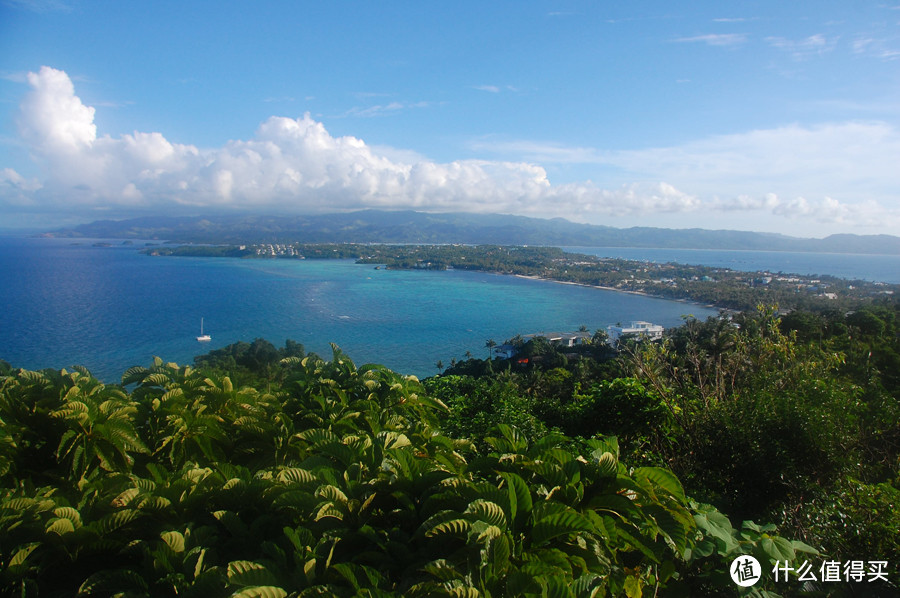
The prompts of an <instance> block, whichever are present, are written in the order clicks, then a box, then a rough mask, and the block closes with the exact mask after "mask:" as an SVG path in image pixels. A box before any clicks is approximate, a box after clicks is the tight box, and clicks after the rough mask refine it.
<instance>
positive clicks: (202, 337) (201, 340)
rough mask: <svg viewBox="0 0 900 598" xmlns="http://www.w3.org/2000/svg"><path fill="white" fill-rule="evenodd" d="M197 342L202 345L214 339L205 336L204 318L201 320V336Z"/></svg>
mask: <svg viewBox="0 0 900 598" xmlns="http://www.w3.org/2000/svg"><path fill="white" fill-rule="evenodd" d="M197 340H198V341H200V342H201V343H205V342H206V341H211V340H212V337H211V336H210V335H208V334H203V318H200V336H198V337H197Z"/></svg>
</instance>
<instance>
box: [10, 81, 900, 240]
mask: <svg viewBox="0 0 900 598" xmlns="http://www.w3.org/2000/svg"><path fill="white" fill-rule="evenodd" d="M27 80H28V83H29V85H30V88H31V89H30V91H29V92H28V93H27V94H26V96H25V97H24V99H23V100H22V102H21V105H20V114H19V118H18V124H19V129H20V133H21V136H22V141H23V143H24V144H25V145H26V146H27V147H28V148H29V150H30V152H31V155H32V156H33V158H34V160H35V161H36V163H37V164H38V165H39V166H40V167H41V168H42V169H43V175H42V176H41V177H39V178H35V179H27V178H25V177H23V176H21V175H20V174H19V173H17V172H16V171H15V170H13V169H11V168H0V207H2V206H4V205H5V206H7V207H16V208H21V209H26V210H27V209H31V210H33V211H35V212H37V211H40V210H50V209H52V210H56V211H65V210H66V209H71V210H76V211H78V210H81V211H83V210H85V209H104V210H118V212H120V213H124V212H127V211H128V210H134V209H142V210H144V211H149V210H154V211H168V212H170V213H172V212H175V211H178V210H182V211H192V212H197V211H200V210H203V209H227V208H234V209H240V210H249V209H256V210H259V211H264V210H271V211H277V212H280V213H285V212H295V213H309V212H328V211H338V210H353V209H362V208H381V209H416V210H421V211H436V212H441V211H444V212H446V211H468V212H491V213H511V214H528V215H534V216H563V217H567V218H571V219H577V220H583V221H585V220H586V221H594V222H597V221H598V220H600V219H605V218H607V217H610V218H615V217H621V218H632V219H635V220H636V219H637V217H639V216H641V215H648V214H656V215H660V214H664V215H669V214H671V215H675V214H699V215H700V216H701V217H702V218H706V217H708V216H709V215H710V214H714V213H719V214H729V213H730V214H734V213H735V212H738V211H743V212H745V213H748V212H754V213H768V214H775V215H778V216H781V217H783V218H785V219H801V218H802V219H806V220H807V221H822V222H824V221H829V222H836V223H845V224H848V225H856V224H859V225H868V224H871V223H875V224H880V225H881V226H884V225H885V223H886V222H900V220H898V215H897V213H896V210H893V211H891V210H887V209H885V208H882V207H881V205H880V204H879V203H877V201H876V200H877V198H878V193H877V191H878V189H876V188H875V186H873V184H872V183H871V181H878V182H879V183H878V184H881V185H883V184H884V181H885V174H884V173H890V172H895V171H896V168H894V167H895V166H896V164H897V162H898V156H900V135H898V134H897V131H895V130H894V129H893V128H892V127H890V126H888V125H886V124H884V123H847V124H843V125H825V126H822V127H818V128H811V129H810V128H802V127H799V126H791V127H784V128H781V129H774V130H763V131H753V132H750V133H746V134H741V135H731V136H719V137H711V138H708V139H704V140H699V141H696V142H692V143H688V144H685V145H682V146H678V147H670V148H651V149H645V150H635V151H601V150H596V149H593V148H566V147H564V146H560V145H555V144H534V143H528V142H506V143H505V144H495V146H494V149H495V150H498V151H502V152H503V153H504V155H506V156H508V155H510V154H515V153H517V152H518V153H520V154H526V155H529V158H530V159H526V160H523V161H510V160H456V161H453V162H449V163H438V162H434V161H431V160H428V159H426V158H424V157H422V156H420V155H417V154H415V153H414V152H410V151H404V150H396V149H393V148H385V147H372V146H369V145H367V144H366V143H365V142H364V141H363V140H361V139H358V138H355V137H352V136H343V137H336V136H334V135H332V134H330V133H329V132H328V131H327V130H326V128H325V126H324V125H323V124H322V123H321V122H318V121H316V120H315V119H313V118H312V117H311V116H310V115H309V114H305V115H303V116H301V117H299V118H287V117H275V116H273V117H271V118H269V119H267V120H266V121H264V122H263V123H262V124H261V125H260V126H259V127H258V129H257V130H256V132H255V133H254V135H252V136H251V137H250V138H249V139H246V140H233V141H230V142H228V143H226V144H225V145H224V146H222V147H219V148H213V149H200V148H198V147H195V146H193V145H185V144H177V143H172V142H170V141H169V140H168V139H166V137H165V136H164V135H163V134H161V133H159V132H149V133H147V132H139V131H135V132H133V133H131V134H125V135H121V136H119V137H115V138H114V137H111V136H109V135H101V134H99V133H98V131H97V126H96V124H95V123H94V116H95V109H94V108H93V107H90V106H86V105H85V104H83V103H82V101H81V100H80V98H79V97H78V96H77V95H76V94H75V89H74V86H73V84H72V81H71V79H70V78H69V77H68V75H67V74H66V73H65V72H63V71H59V70H56V69H53V68H49V67H43V68H41V69H40V71H39V72H38V73H29V75H28V77H27ZM386 109H390V107H389V106H388V107H386ZM479 149H480V151H482V152H489V151H491V144H490V143H488V142H486V141H484V142H482V143H481V146H480V148H479ZM539 162H545V163H557V164H559V163H565V162H570V163H571V162H579V163H588V164H598V165H601V166H602V167H603V168H604V170H609V169H614V170H616V171H617V172H618V173H619V174H621V175H623V177H622V178H620V180H619V181H618V182H617V183H616V184H615V185H613V187H612V188H609V186H607V187H603V186H600V185H597V184H595V183H591V182H581V183H568V184H557V185H553V184H551V183H550V180H549V178H548V175H547V172H546V171H545V169H544V168H543V167H542V166H539V165H537V163H539ZM891 176H893V180H892V181H888V182H889V186H892V188H893V189H894V190H896V189H897V188H900V184H896V183H898V181H897V180H896V179H897V176H898V175H897V174H896V173H895V174H894V175H891ZM811 180H815V181H818V183H817V185H811V184H810V183H809V181H811ZM847 180H849V181H851V183H853V184H856V185H857V188H858V189H859V190H860V191H861V192H862V193H863V196H864V197H868V198H870V202H869V203H868V204H858V203H853V202H849V201H847V200H846V199H845V198H841V197H840V196H839V195H835V194H833V193H828V192H827V188H828V187H829V186H830V185H837V187H840V186H841V185H844V187H843V188H846V182H847ZM634 181H637V182H634ZM838 183H840V184H838ZM616 185H618V186H616ZM867 185H868V186H867ZM736 188H737V189H738V190H739V192H738V193H733V194H732V195H731V196H730V197H729V196H728V194H727V193H725V192H724V191H723V190H726V189H728V190H733V189H736ZM776 193H777V194H778V195H776ZM723 195H724V197H723ZM808 197H813V198H816V199H806V198H808ZM666 218H668V216H666ZM665 222H666V221H665V220H663V221H662V222H661V224H665Z"/></svg>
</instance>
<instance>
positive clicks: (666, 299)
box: [496, 272, 733, 311]
mask: <svg viewBox="0 0 900 598" xmlns="http://www.w3.org/2000/svg"><path fill="white" fill-rule="evenodd" d="M496 274H502V273H501V272H496ZM512 276H515V277H517V278H525V279H528V280H543V281H545V282H554V283H556V284H568V285H574V286H577V287H584V288H587V289H600V290H601V291H613V292H615V293H628V294H629V295H641V296H643V297H649V298H651V299H661V300H663V301H674V302H676V303H690V304H692V305H697V306H700V307H706V308H709V309H718V310H720V311H733V310H729V309H728V308H727V307H722V306H720V305H716V304H714V303H703V302H701V301H696V300H694V299H672V298H671V297H661V296H660V295H654V294H653V293H648V292H646V291H632V290H629V289H618V288H616V287H606V286H602V285H595V284H584V283H582V282H572V281H571V280H556V279H555V278H544V277H543V276H532V275H529V274H513V275H512Z"/></svg>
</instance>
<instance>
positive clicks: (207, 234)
mask: <svg viewBox="0 0 900 598" xmlns="http://www.w3.org/2000/svg"><path fill="white" fill-rule="evenodd" d="M45 234H46V235H47V236H53V237H72V238H77V237H87V238H104V239H160V240H167V241H172V242H179V243H214V244H220V243H230V244H233V243H262V242H303V243H465V244H497V245H548V246H556V247H566V246H590V247H659V248H679V249H750V250H762V251H810V252H820V253H823V252H824V253H872V254H900V237H895V236H892V235H849V234H841V235H831V236H828V237H825V238H824V239H802V238H797V237H789V236H786V235H779V234H771V233H754V232H745V231H733V230H705V229H699V228H695V229H667V228H648V227H633V228H624V229H623V228H613V227H610V226H598V225H590V224H576V223H573V222H569V221H568V220H564V219H562V218H554V219H552V220H544V219H538V218H526V217H523V216H505V215H496V214H493V215H492V214H467V213H454V214H429V213H424V212H414V211H404V212H384V211H378V210H364V211H359V212H350V213H343V214H324V215H311V216H248V215H241V216H237V215H228V216H207V217H144V218H133V219H130V220H118V221H114V220H99V221H97V222H92V223H90V224H82V225H79V226H76V227H73V228H67V229H61V230H57V231H52V232H48V233H45Z"/></svg>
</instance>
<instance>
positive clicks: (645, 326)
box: [606, 320, 665, 344]
mask: <svg viewBox="0 0 900 598" xmlns="http://www.w3.org/2000/svg"><path fill="white" fill-rule="evenodd" d="M606 330H607V333H608V334H609V342H610V343H612V344H615V342H616V341H617V340H619V338H620V337H621V336H623V335H632V336H636V337H639V338H646V339H649V340H659V339H661V338H662V335H663V331H664V330H665V328H663V327H662V326H660V325H659V324H651V323H650V322H644V321H642V320H636V321H634V322H631V323H630V324H629V325H628V326H608V327H607V328H606Z"/></svg>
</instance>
